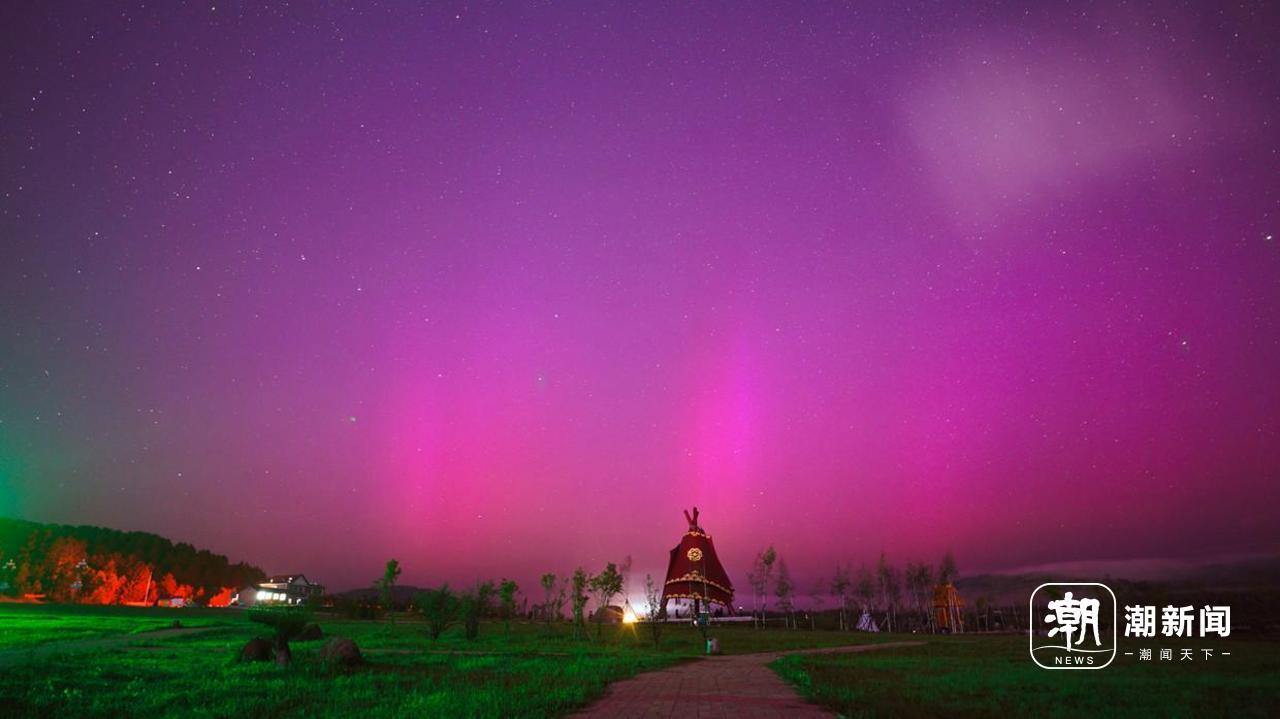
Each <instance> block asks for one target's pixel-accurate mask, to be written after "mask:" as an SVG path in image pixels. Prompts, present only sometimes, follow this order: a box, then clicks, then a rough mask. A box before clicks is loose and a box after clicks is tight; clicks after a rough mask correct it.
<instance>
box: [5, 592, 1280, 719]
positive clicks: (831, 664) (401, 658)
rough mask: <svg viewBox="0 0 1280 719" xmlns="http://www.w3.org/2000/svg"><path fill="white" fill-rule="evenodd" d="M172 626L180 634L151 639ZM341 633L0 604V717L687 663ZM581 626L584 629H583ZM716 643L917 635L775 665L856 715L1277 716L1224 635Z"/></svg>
mask: <svg viewBox="0 0 1280 719" xmlns="http://www.w3.org/2000/svg"><path fill="white" fill-rule="evenodd" d="M174 619H179V620H180V621H181V622H182V624H183V626H185V627H192V628H199V629H200V630H201V631H198V632H192V633H180V634H173V633H167V634H164V635H157V634H155V633H154V632H155V631H156V630H163V629H166V628H168V627H170V626H171V625H172V622H173V621H174ZM317 619H318V621H319V623H320V624H321V626H322V627H323V628H324V630H325V632H326V634H327V635H328V636H346V637H350V638H352V639H354V640H355V641H356V642H357V643H358V644H359V645H360V647H361V649H362V650H363V651H364V652H365V656H366V659H367V660H368V662H367V663H366V665H365V666H363V667H360V668H356V669H351V670H337V671H329V670H327V669H326V668H325V667H324V666H323V664H322V663H321V662H320V661H319V659H318V656H317V655H318V652H319V649H320V646H321V644H322V642H295V643H294V645H293V649H294V663H293V665H292V666H290V667H288V668H280V667H277V666H276V665H274V664H273V663H259V664H241V663H237V662H235V661H233V657H234V656H235V654H236V652H237V650H238V649H239V648H240V647H241V646H242V645H243V644H244V643H245V642H246V641H247V640H248V639H250V638H251V637H254V636H262V635H263V634H264V633H265V631H264V628H263V627H261V626H259V625H255V624H252V623H250V622H249V621H247V620H246V618H245V616H244V614H243V613H242V612H239V611H237V610H200V609H183V610H165V609H135V608H128V607H64V606H30V605H12V604H10V605H0V716H2V717H8V716H15V717H27V716H32V717H68V718H69V717H147V718H148V719H153V718H155V717H174V718H175V719H176V718H177V717H227V716H255V717H259V716H264V717H293V716H306V717H349V716H360V717H362V719H365V718H368V719H378V718H381V717H388V718H389V717H400V716H441V715H444V716H480V717H508V716H515V717H541V716H555V715H563V714H565V713H568V712H570V711H572V710H574V709H577V708H579V707H582V706H583V705H585V704H587V703H588V702H590V701H591V700H592V699H594V698H596V697H598V696H599V695H600V694H601V693H602V692H603V691H604V689H605V687H606V686H607V685H608V684H609V683H610V682H612V681H616V680H618V679H623V678H626V677H629V676H632V675H634V674H635V673H637V672H643V671H649V670H653V669H659V668H662V667H665V666H670V665H672V664H674V663H678V662H682V661H692V660H694V658H695V657H696V656H698V655H699V654H700V651H701V640H700V637H699V635H698V633H697V632H695V631H694V630H693V629H691V628H689V627H687V626H675V625H669V626H668V627H667V630H666V633H665V638H664V641H663V644H662V646H661V647H655V646H654V645H653V643H652V642H651V641H650V640H649V637H648V635H647V634H646V633H645V628H644V627H637V628H635V630H634V631H633V630H632V628H630V627H617V626H607V627H606V628H605V638H604V640H603V641H593V642H582V641H575V640H573V639H571V638H570V636H569V631H568V627H566V626H560V627H558V629H557V632H556V633H555V634H554V635H550V636H548V634H547V630H546V628H545V627H543V626H541V625H536V624H525V623H516V624H513V625H512V628H511V636H510V637H509V638H508V637H506V636H504V633H503V629H502V625H501V624H497V623H489V624H486V625H484V627H483V629H482V634H481V636H480V638H479V639H477V640H475V641H468V640H467V639H465V638H464V637H463V636H461V630H460V629H459V628H457V627H455V628H453V629H451V630H450V631H449V632H448V633H446V634H445V635H444V636H442V637H441V638H440V639H439V640H438V641H435V642H432V641H430V640H428V639H427V638H426V634H425V631H424V627H423V625H422V624H421V623H418V622H414V621H407V620H404V619H401V620H400V621H398V622H397V623H396V624H395V626H394V627H392V626H389V625H388V624H386V623H374V622H367V621H354V620H343V619H337V618H326V617H325V616H323V615H319V616H318V617H317ZM592 632H593V633H594V627H593V628H592ZM714 633H715V634H716V635H717V636H719V637H720V638H721V640H722V642H723V647H724V649H725V651H726V653H730V654H737V653H747V652H759V651H785V650H788V649H802V648H810V647H823V646H838V645H845V644H854V643H859V642H882V641H901V640H903V639H917V640H919V639H924V640H927V641H928V642H929V644H928V645H927V646H924V647H917V648H896V649H889V650H885V651H884V652H872V653H867V654H860V655H825V656H824V655H816V656H815V655H810V656H791V657H786V658H783V659H781V660H779V661H778V662H776V663H775V665H774V666H775V669H776V670H777V671H778V672H779V674H781V675H782V676H783V677H784V678H785V679H787V680H789V681H791V682H793V683H794V684H796V686H797V688H798V689H799V690H800V691H801V692H802V693H803V694H805V695H806V696H808V697H810V698H812V699H813V700H815V701H818V702H820V703H822V704H826V705H828V706H831V707H832V708H834V709H837V710H839V711H841V712H843V713H845V714H846V715H848V716H857V717H889V716H892V717H898V716H907V717H926V716H927V717H935V716H936V717H995V716H999V717H1001V719H1008V718H1009V717H1019V716H1063V717H1066V716H1088V717H1094V716H1099V717H1118V716H1124V717H1128V716H1162V717H1168V716H1172V717H1177V716H1244V717H1248V716H1280V703H1278V701H1277V696H1278V694H1280V679H1277V677H1280V645H1278V644H1268V643H1258V642H1248V641H1243V640H1238V639H1234V638H1233V639H1231V640H1223V641H1222V642H1219V645H1223V644H1225V643H1226V642H1227V641H1229V642H1230V645H1231V649H1232V650H1234V652H1235V653H1234V655H1233V656H1232V657H1230V658H1227V657H1223V658H1220V659H1217V660H1215V662H1214V663H1212V664H1195V665H1194V666H1178V665H1177V664H1176V663H1174V664H1172V665H1170V664H1167V663H1166V664H1164V665H1161V664H1159V663H1151V664H1145V663H1144V664H1138V663H1137V662H1136V661H1134V660H1133V658H1124V657H1121V658H1119V659H1117V662H1116V664H1115V665H1114V666H1113V667H1109V668H1107V669H1105V670H1102V671H1098V672H1049V671H1045V670H1041V669H1038V668H1036V667H1035V666H1034V665H1032V664H1031V663H1030V662H1029V661H1027V660H1026V649H1025V640H1024V639H1022V638H1021V637H1008V636H988V637H975V636H968V637H918V636H917V637H904V636H902V635H896V636H895V635H888V634H872V635H867V634H843V633H838V632H833V631H818V632H810V631H803V630H802V631H787V630H783V629H769V630H764V631H757V630H754V629H751V628H750V627H742V626H734V627H729V626H722V627H717V628H716V629H715V630H714Z"/></svg>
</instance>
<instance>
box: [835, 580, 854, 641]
mask: <svg viewBox="0 0 1280 719" xmlns="http://www.w3.org/2000/svg"><path fill="white" fill-rule="evenodd" d="M852 587H853V584H852V583H851V582H850V581H849V568H848V567H841V566H840V565H838V564H837V565H836V574H835V577H833V578H832V580H831V593H832V594H833V595H835V597H836V600H837V601H838V602H839V603H840V629H841V631H848V630H849V629H850V626H851V625H850V623H849V598H850V596H849V591H850V589H851V588H852Z"/></svg>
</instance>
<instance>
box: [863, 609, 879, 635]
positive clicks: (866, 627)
mask: <svg viewBox="0 0 1280 719" xmlns="http://www.w3.org/2000/svg"><path fill="white" fill-rule="evenodd" d="M858 631H860V632H878V631H880V627H877V626H876V620H874V619H872V618H871V612H868V611H867V610H865V609H864V610H862V618H860V619H859V620H858Z"/></svg>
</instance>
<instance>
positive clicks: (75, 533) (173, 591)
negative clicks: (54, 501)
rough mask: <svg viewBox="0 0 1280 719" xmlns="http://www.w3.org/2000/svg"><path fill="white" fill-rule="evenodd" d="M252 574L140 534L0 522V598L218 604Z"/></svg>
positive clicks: (255, 575) (248, 568)
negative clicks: (172, 599)
mask: <svg viewBox="0 0 1280 719" xmlns="http://www.w3.org/2000/svg"><path fill="white" fill-rule="evenodd" d="M264 576H265V574H264V573H263V571H262V570H261V569H259V568H258V567H255V566H253V565H250V564H245V563H243V562H240V563H235V564H233V563H231V561H230V560H228V559H227V558H226V557H225V556H223V555H221V554H214V553H212V552H210V551H208V550H206V549H196V548H195V547H193V546H192V545H190V544H187V543H185V542H178V543H176V544H175V543H174V542H172V541H170V540H168V539H166V538H164V537H161V536H159V535H156V534H150V533H147V532H122V531H119V530H116V529H107V528H104V527H92V526H84V525H79V526H72V525H65V524H41V523H39V522H28V521H25V520H21V519H7V518H3V517H0V593H3V594H8V595H11V596H14V595H26V594H34V595H44V596H45V597H46V598H48V599H50V600H53V601H62V602H81V603H92V604H119V603H124V602H142V601H151V602H154V601H155V600H156V599H157V598H158V597H182V598H185V599H188V600H193V601H197V602H211V603H215V604H218V603H222V602H223V601H224V600H225V599H226V598H227V597H229V590H230V589H233V588H238V587H242V586H244V585H246V584H249V583H252V582H256V581H258V580H260V579H262V578H263V577H264Z"/></svg>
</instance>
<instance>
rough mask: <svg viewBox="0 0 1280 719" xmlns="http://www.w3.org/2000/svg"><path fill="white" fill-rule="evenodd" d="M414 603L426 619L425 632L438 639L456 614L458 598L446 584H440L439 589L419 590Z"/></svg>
mask: <svg viewBox="0 0 1280 719" xmlns="http://www.w3.org/2000/svg"><path fill="white" fill-rule="evenodd" d="M414 604H416V605H417V606H418V612H419V613H421V614H422V618H423V619H424V620H425V621H426V623H427V634H428V635H429V636H430V637H431V639H433V640H435V639H439V638H440V635H441V634H444V632H445V630H446V629H448V628H449V625H451V624H453V622H454V620H455V619H456V618H457V616H458V598H457V597H455V596H454V594H453V591H452V590H450V589H449V585H448V584H441V585H440V588H439V589H428V590H426V591H424V592H419V593H418V595H417V597H416V598H415V599H414Z"/></svg>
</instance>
